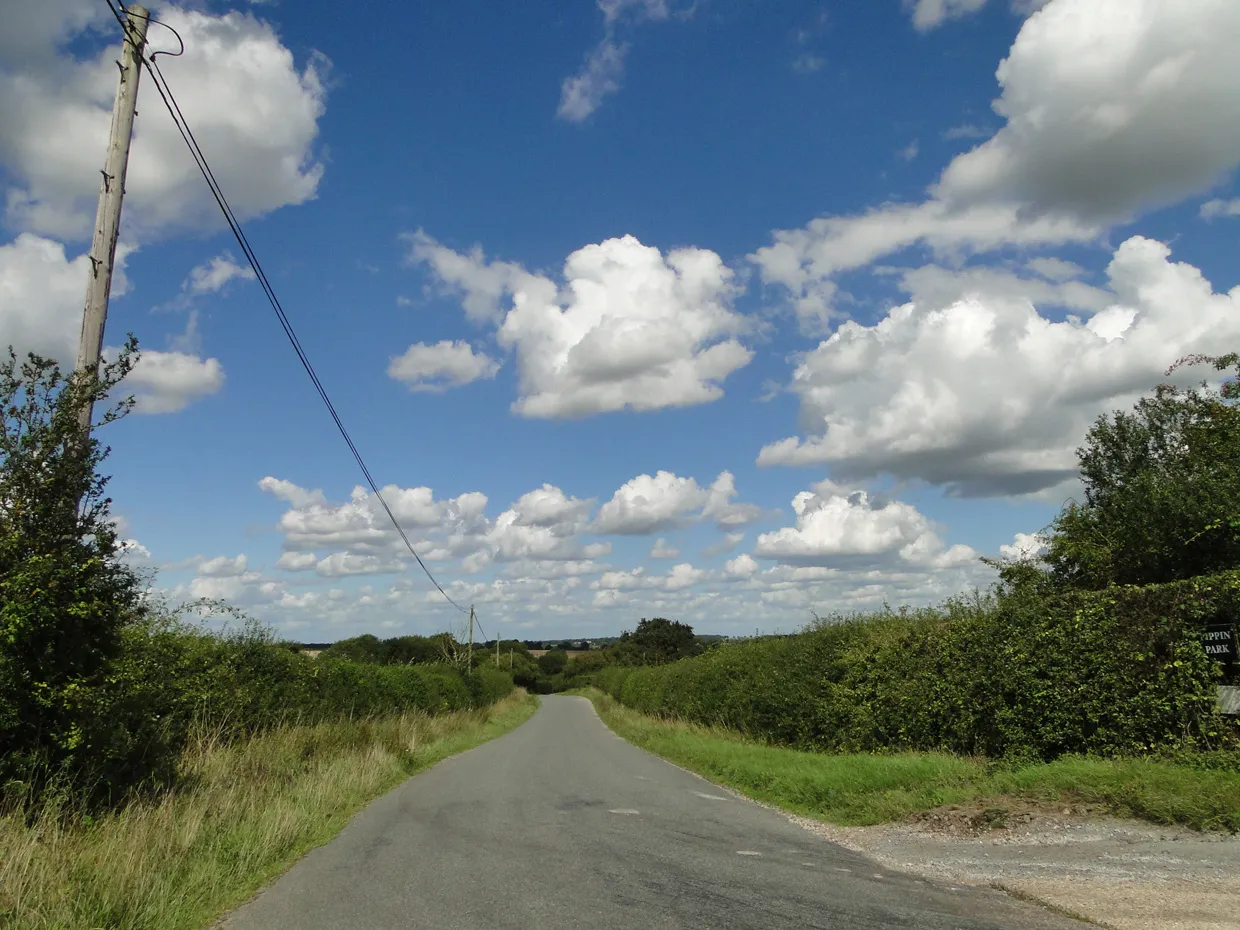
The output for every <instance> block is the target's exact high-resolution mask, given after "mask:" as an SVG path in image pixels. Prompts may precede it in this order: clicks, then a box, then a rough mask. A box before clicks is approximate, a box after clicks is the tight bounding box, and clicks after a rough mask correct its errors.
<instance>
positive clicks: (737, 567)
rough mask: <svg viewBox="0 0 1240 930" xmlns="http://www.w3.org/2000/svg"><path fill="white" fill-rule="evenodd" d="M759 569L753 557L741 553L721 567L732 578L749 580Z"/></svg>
mask: <svg viewBox="0 0 1240 930" xmlns="http://www.w3.org/2000/svg"><path fill="white" fill-rule="evenodd" d="M758 569H759V565H758V563H757V562H755V561H754V558H753V556H751V555H749V554H748V553H746V552H742V553H741V554H740V555H738V556H737V557H736V558H734V559H730V560H729V561H728V562H726V563H725V564H724V566H723V570H724V572H725V573H726V574H727V575H728V576H729V577H732V578H750V577H752V576H753V575H754V574H755V573H756V572H757V571H758Z"/></svg>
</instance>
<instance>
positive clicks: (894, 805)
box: [574, 689, 1240, 832]
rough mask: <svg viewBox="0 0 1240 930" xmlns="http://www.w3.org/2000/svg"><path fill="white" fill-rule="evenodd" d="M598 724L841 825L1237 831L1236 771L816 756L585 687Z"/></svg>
mask: <svg viewBox="0 0 1240 930" xmlns="http://www.w3.org/2000/svg"><path fill="white" fill-rule="evenodd" d="M574 693H577V694H581V695H583V696H585V697H588V698H589V699H590V700H591V701H592V702H593V703H594V706H595V709H596V710H597V711H598V713H599V716H600V717H601V718H602V719H603V722H604V723H606V724H607V726H608V727H610V728H611V729H612V730H613V731H614V732H615V733H616V734H617V735H619V736H621V737H623V738H624V739H626V740H628V741H629V742H631V743H633V744H635V745H637V746H640V747H641V748H643V749H646V750H649V751H650V752H653V753H655V754H656V755H660V756H663V757H664V758H666V759H668V760H669V761H671V762H675V763H676V764H677V765H680V766H683V767H684V768H687V769H689V770H691V771H694V772H697V773H698V774H699V775H702V776H704V777H706V778H709V779H711V780H712V781H715V782H718V783H719V784H722V785H727V786H728V787H731V788H734V789H736V790H737V791H740V792H741V793H742V794H745V795H747V796H749V797H751V798H754V799H755V800H758V801H763V802H766V803H769V804H774V805H776V806H778V807H782V808H784V809H786V810H790V811H794V812H796V813H800V814H805V815H808V816H810V817H814V818H817V819H819V820H824V821H826V822H828V823H835V824H840V825H842V826H867V825H871V824H878V823H890V822H893V821H899V820H904V819H907V818H908V817H910V816H912V815H914V814H916V813H918V812H921V811H928V810H933V809H935V808H938V807H942V806H944V805H951V804H977V803H983V802H986V801H988V800H991V801H994V802H995V806H996V807H998V806H1000V805H1001V804H1002V803H1004V802H1010V801H1011V800H1019V801H1023V802H1028V803H1032V804H1040V805H1047V806H1050V805H1055V806H1058V807H1063V806H1065V805H1086V806H1088V807H1090V808H1092V809H1095V810H1102V811H1106V812H1109V813H1113V814H1116V815H1119V816H1128V817H1137V818H1140V819H1143V820H1148V821H1151V822H1153V823H1159V824H1179V825H1183V826H1187V827H1191V828H1193V829H1196V830H1227V831H1231V832H1236V831H1238V830H1240V772H1237V771H1235V770H1234V769H1232V770H1227V769H1208V768H1200V767H1195V766H1191V765H1182V764H1174V763H1170V762H1159V761H1153V760H1144V759H1115V760H1112V759H1091V758H1079V757H1068V758H1063V759H1060V760H1058V761H1056V762H1050V763H1033V764H1023V765H1011V766H997V765H995V764H993V763H988V762H986V761H984V760H976V759H967V758H962V757H960V756H953V755H949V754H946V753H908V752H905V753H893V754H890V755H869V754H857V755H827V754H820V753H812V752H802V751H799V750H795V749H786V748H783V747H778V746H768V745H764V744H761V743H756V742H753V741H752V740H748V739H745V738H744V737H742V736H740V735H738V734H736V733H734V732H731V731H728V730H722V729H717V728H711V727H704V726H699V725H696V724H688V723H683V722H678V721H670V720H662V719H659V718H655V717H649V716H646V715H644V714H639V713H637V712H636V711H633V710H630V709H628V708H626V707H624V706H622V705H620V704H619V703H617V702H616V701H615V700H614V699H612V698H611V697H610V696H608V695H606V694H604V693H603V692H601V691H598V690H595V689H586V690H580V691H577V692H574Z"/></svg>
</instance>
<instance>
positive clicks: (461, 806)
mask: <svg viewBox="0 0 1240 930" xmlns="http://www.w3.org/2000/svg"><path fill="white" fill-rule="evenodd" d="M1083 927H1084V925H1083V924H1080V923H1078V922H1076V921H1073V920H1069V919H1067V918H1063V917H1059V916H1057V915H1054V914H1051V913H1049V912H1046V911H1043V910H1042V909H1040V908H1038V907H1036V906H1033V905H1029V904H1024V903H1022V902H1019V901H1015V900H1012V899H1010V898H1008V897H1007V896H1005V895H1003V894H1002V893H1000V892H997V891H989V890H981V889H953V888H952V887H951V886H947V885H941V886H940V885H934V884H929V883H927V882H925V881H922V880H920V879H917V878H913V877H910V876H906V875H903V874H901V873H897V872H891V871H888V870H886V869H883V868H881V867H879V866H877V865H875V864H874V863H872V862H871V861H870V860H868V859H866V858H864V857H862V856H860V855H857V854H856V853H852V852H848V851H847V850H844V849H843V848H841V847H838V846H835V845H832V844H831V843H828V842H826V841H824V840H822V839H819V838H818V837H815V836H813V835H812V834H810V833H808V832H806V831H805V830H803V829H801V828H800V827H797V826H795V825H794V824H792V823H790V822H789V821H788V820H787V819H786V818H784V817H782V816H781V815H780V814H779V813H777V812H774V811H771V810H768V809H765V808H762V807H759V806H757V805H755V804H751V803H749V802H747V801H744V800H741V799H738V798H735V797H733V796H731V795H728V794H727V793H726V792H723V791H721V790H719V789H717V788H715V787H714V786H713V785H711V784H710V783H708V782H706V781H703V780H702V779H700V778H698V777H697V776H695V775H692V774H689V773H687V772H685V771H683V770H681V769H679V768H676V767H675V766H672V765H669V764H668V763H666V762H664V761H662V760H661V759H658V758H656V757H654V756H652V755H649V754H648V753H646V752H644V751H642V750H640V749H637V748H636V747H634V746H631V745H630V744H628V743H626V742H624V741H623V740H621V739H619V738H618V737H616V736H615V735H613V734H612V733H611V731H610V730H608V729H607V728H606V726H604V724H603V723H602V722H601V721H600V720H599V719H598V717H597V716H596V715H595V713H594V709H593V707H591V705H590V703H589V702H588V701H586V700H585V699H584V698H576V697H564V696H560V697H549V698H544V699H543V706H542V708H541V709H540V710H539V711H538V713H537V714H536V715H535V716H534V718H533V719H532V720H530V721H529V722H528V723H526V724H525V725H524V726H522V727H520V728H519V729H517V730H515V731H513V732H512V733H509V734H508V735H506V736H504V737H501V738H500V739H497V740H494V741H492V742H489V743H486V744H484V745H482V746H480V747H478V748H477V749H474V750H472V751H470V752H467V753H464V754H462V755H459V756H455V757H453V758H450V759H447V760H445V761H444V762H441V763H440V764H439V765H437V766H435V767H434V768H432V769H429V770H428V771H426V772H423V773H421V774H419V775H417V776H415V777H413V778H412V779H410V780H409V781H407V782H405V783H404V784H403V785H401V786H400V787H399V788H397V789H395V790H394V791H392V792H391V793H389V794H388V795H386V796H385V797H383V798H381V799H379V800H378V801H376V802H375V803H374V804H372V805H370V807H368V808H367V809H366V810H365V811H363V812H362V813H361V814H359V815H358V816H357V817H356V818H354V820H353V821H352V822H351V823H350V824H349V826H348V827H346V828H345V830H344V831H343V832H342V833H341V834H340V835H339V836H338V837H337V838H336V839H335V840H333V841H332V842H331V843H329V844H328V845H326V846H324V847H321V848H320V849H317V850H315V851H313V852H311V853H310V854H309V855H307V856H306V857H305V858H304V859H303V860H302V861H301V862H299V863H298V864H297V865H296V866H294V867H293V868H292V869H291V870H290V871H289V872H288V873H286V874H285V875H284V876H283V877H282V878H280V879H279V880H278V881H276V882H275V883H274V884H272V885H271V886H270V887H269V888H268V889H267V890H266V891H264V892H263V893H262V894H260V895H259V896H258V897H257V898H255V899H254V900H253V901H251V902H250V903H249V904H247V905H246V906H244V907H242V908H241V909H240V910H238V911H236V912H235V913H233V914H232V915H231V916H230V917H229V918H227V919H226V920H225V921H224V923H223V927H222V930H663V928H667V930H670V928H701V930H783V928H787V930H811V928H831V930H888V928H909V930H982V928H987V930H1000V928H1002V930H1082V928H1083Z"/></svg>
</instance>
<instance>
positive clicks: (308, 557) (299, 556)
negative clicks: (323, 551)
mask: <svg viewBox="0 0 1240 930" xmlns="http://www.w3.org/2000/svg"><path fill="white" fill-rule="evenodd" d="M318 562H319V557H318V556H317V555H315V554H314V553H313V552H284V553H282V554H281V555H280V558H279V560H277V562H276V566H277V567H279V568H282V569H284V570H285V571H289V572H306V571H310V570H311V569H313V568H314V566H315V565H317V564H318Z"/></svg>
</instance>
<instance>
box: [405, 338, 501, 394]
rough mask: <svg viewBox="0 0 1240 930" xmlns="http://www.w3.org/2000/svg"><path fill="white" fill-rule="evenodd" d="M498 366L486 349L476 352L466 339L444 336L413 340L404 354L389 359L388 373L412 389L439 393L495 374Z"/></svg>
mask: <svg viewBox="0 0 1240 930" xmlns="http://www.w3.org/2000/svg"><path fill="white" fill-rule="evenodd" d="M499 369H500V363H499V362H497V361H496V360H495V359H493V358H491V357H490V356H488V355H486V354H485V353H482V352H479V353H476V354H475V352H474V349H473V347H472V346H471V345H470V344H469V343H468V342H465V341H464V340H457V341H455V342H452V341H449V340H447V339H444V340H441V341H439V342H437V343H435V344H434V345H428V344H426V343H425V342H415V343H414V344H413V345H411V346H410V347H409V348H408V349H406V350H405V353H404V354H403V355H398V356H397V357H396V358H394V359H392V363H391V364H390V365H389V366H388V376H389V377H391V378H395V379H396V380H397V381H403V382H404V383H405V384H407V385H408V386H409V390H411V391H432V392H436V393H438V392H442V391H446V390H447V389H448V388H454V387H460V386H462V385H465V384H469V383H471V382H473V381H478V380H480V379H483V378H494V377H495V375H496V373H497V372H498V371H499Z"/></svg>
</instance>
